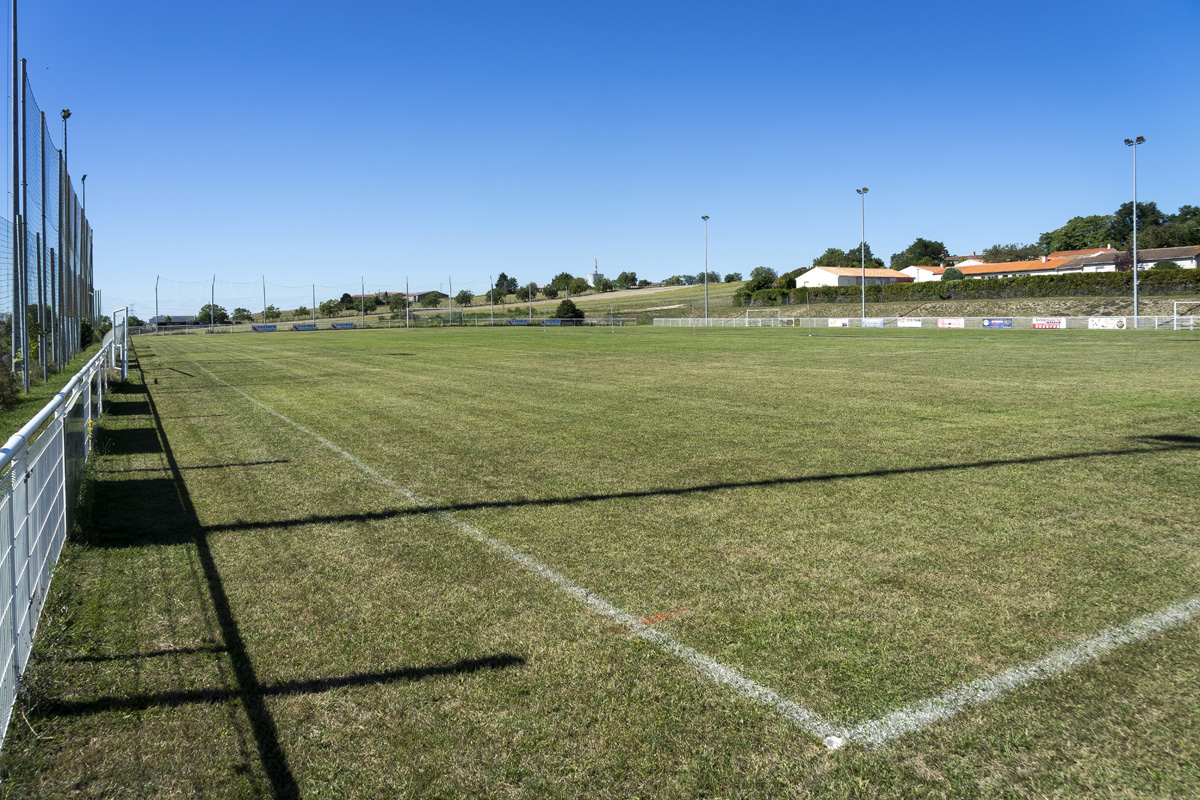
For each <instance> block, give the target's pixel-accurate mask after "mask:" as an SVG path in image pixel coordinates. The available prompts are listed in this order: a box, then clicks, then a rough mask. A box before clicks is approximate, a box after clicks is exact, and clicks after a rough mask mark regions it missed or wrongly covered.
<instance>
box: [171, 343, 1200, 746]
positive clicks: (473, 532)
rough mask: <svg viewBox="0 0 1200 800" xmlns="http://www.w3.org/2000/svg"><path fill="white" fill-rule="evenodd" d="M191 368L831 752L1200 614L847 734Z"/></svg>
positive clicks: (979, 701)
mask: <svg viewBox="0 0 1200 800" xmlns="http://www.w3.org/2000/svg"><path fill="white" fill-rule="evenodd" d="M191 363H193V364H195V365H196V367H197V368H198V369H200V370H201V371H202V372H204V373H206V374H207V375H208V376H209V377H210V378H212V379H213V380H214V381H216V382H217V383H219V384H221V385H222V386H225V387H227V388H229V389H232V390H233V391H234V392H237V393H238V394H239V395H241V396H242V397H244V398H245V399H247V400H249V401H250V402H251V403H253V404H254V405H256V406H258V407H259V408H261V409H262V410H263V411H266V412H267V413H268V414H271V415H272V416H274V417H277V418H278V419H280V420H282V421H284V422H286V423H287V424H288V425H291V426H292V427H293V428H296V429H297V430H299V431H301V432H302V433H305V434H307V435H309V436H311V437H312V438H314V439H316V440H317V441H318V442H320V443H321V444H323V445H324V446H325V447H327V448H329V449H330V450H332V451H333V452H335V453H337V454H338V455H339V456H341V457H342V458H344V459H345V460H347V461H349V462H350V463H351V464H353V465H354V466H356V467H357V468H358V469H360V470H362V471H363V472H365V473H366V474H368V475H370V476H371V477H372V478H374V479H375V480H377V481H379V482H380V483H382V484H383V485H384V486H387V487H388V488H389V489H392V490H393V491H395V492H396V493H398V494H400V495H401V496H402V497H404V498H405V499H407V500H408V501H409V502H411V503H412V504H413V505H416V506H420V507H421V508H427V509H429V510H430V511H431V512H432V513H433V514H435V515H436V516H438V517H439V518H441V519H442V520H443V521H444V522H447V523H449V524H450V525H452V526H454V527H455V528H457V529H458V530H460V531H462V532H463V533H465V534H466V535H467V536H469V537H470V538H472V539H474V540H475V541H476V542H479V543H480V544H482V545H483V546H485V547H487V548H488V549H489V550H492V551H493V552H496V553H499V554H500V555H503V556H505V557H506V558H508V559H510V560H511V561H514V562H516V563H517V564H519V565H521V566H522V567H524V568H525V569H527V570H529V571H530V572H532V573H534V574H535V575H537V576H539V577H541V578H543V579H544V580H546V581H548V582H550V583H551V584H553V585H554V586H557V587H558V588H559V589H561V590H562V591H563V592H565V593H567V594H569V595H570V596H572V597H574V598H575V599H576V600H579V601H580V602H581V603H583V604H584V605H586V606H587V607H588V608H589V609H591V610H592V611H593V612H594V613H596V614H599V615H601V616H604V617H607V618H609V619H611V620H613V621H614V622H617V623H618V624H620V625H623V626H625V627H627V628H628V629H629V631H630V632H631V633H633V634H634V635H635V636H638V637H640V638H642V639H645V640H646V641H648V642H651V643H652V644H654V645H656V646H657V647H659V648H660V649H661V650H663V651H664V652H667V653H670V654H671V655H673V656H675V657H676V658H679V659H680V660H682V661H684V662H686V663H688V664H690V665H691V666H692V667H694V668H695V669H696V670H697V671H698V672H699V673H700V674H701V675H703V676H705V677H706V678H708V679H709V680H711V681H713V682H715V683H719V684H722V685H724V686H728V687H730V688H731V689H733V690H734V691H736V692H737V693H738V694H740V695H742V696H743V697H746V698H748V699H750V700H753V701H754V702H756V703H760V704H762V705H765V706H768V707H769V708H772V709H774V710H775V711H777V712H778V713H779V714H781V715H783V716H784V717H785V718H787V719H789V720H791V721H792V722H794V723H795V724H796V725H798V726H800V727H801V728H803V729H804V730H805V731H807V732H808V733H810V734H812V735H813V736H815V737H817V738H818V739H821V740H823V741H824V743H825V746H826V747H828V748H829V749H830V750H837V749H839V748H841V747H842V745H843V744H844V743H845V742H846V741H854V742H858V743H859V744H863V745H866V746H880V745H884V744H887V743H888V742H890V741H891V740H893V739H896V738H898V737H900V736H903V735H905V734H908V733H913V732H915V731H918V730H920V729H922V728H924V727H926V726H928V725H931V724H933V723H934V722H938V721H940V720H944V719H949V718H950V717H952V716H954V715H955V714H957V713H958V712H959V711H962V710H964V709H966V708H969V707H971V706H978V705H983V704H984V703H988V702H990V701H992V700H995V699H997V698H998V697H1000V696H1002V695H1004V694H1007V693H1009V692H1011V691H1014V690H1016V689H1019V688H1021V687H1022V686H1024V685H1025V684H1027V683H1030V682H1032V681H1039V680H1047V679H1049V678H1054V677H1057V676H1059V675H1062V674H1063V673H1065V672H1067V671H1068V670H1071V669H1074V668H1075V667H1078V666H1082V665H1083V664H1086V663H1088V662H1090V661H1094V660H1096V659H1098V658H1100V657H1101V656H1104V655H1106V654H1108V653H1111V652H1112V651H1113V650H1116V649H1117V648H1119V647H1123V646H1125V645H1127V644H1132V643H1133V642H1139V641H1142V640H1144V639H1148V638H1150V637H1151V636H1154V635H1155V634H1159V633H1163V632H1165V631H1168V630H1170V629H1172V628H1178V627H1180V626H1182V625H1185V624H1186V623H1188V622H1190V621H1191V620H1192V619H1194V618H1195V617H1196V616H1197V615H1198V614H1200V595H1196V596H1195V597H1192V598H1189V599H1187V600H1184V601H1183V602H1182V603H1177V604H1175V605H1172V606H1168V607H1166V608H1164V609H1162V610H1160V611H1157V612H1155V613H1153V614H1147V615H1145V616H1143V617H1138V618H1137V619H1135V620H1133V621H1132V622H1128V623H1125V624H1124V625H1117V626H1115V627H1112V628H1108V629H1107V630H1104V631H1101V632H1100V633H1099V634H1097V635H1096V636H1093V637H1092V638H1090V639H1085V640H1083V641H1081V642H1078V643H1076V644H1074V645H1071V646H1070V647H1064V648H1060V649H1058V650H1055V651H1053V652H1052V653H1050V654H1049V655H1048V656H1046V657H1044V658H1041V659H1038V660H1037V661H1032V662H1029V663H1027V664H1022V665H1020V666H1016V667H1013V668H1011V669H1007V670H1004V671H1003V672H999V673H997V674H995V675H992V676H990V677H987V678H981V679H979V680H976V681H971V682H969V683H964V684H959V685H958V686H955V687H952V688H950V689H948V690H947V691H945V692H942V693H941V694H939V695H937V696H936V697H930V698H926V699H924V700H918V701H917V702H915V703H911V704H910V705H907V706H904V707H903V708H899V709H897V710H895V711H892V712H890V713H888V714H885V715H884V716H882V717H878V718H876V719H872V720H867V721H866V722H862V723H859V724H857V725H854V726H850V727H847V726H845V725H841V724H838V723H836V722H833V721H831V720H829V719H826V718H825V717H822V716H821V715H819V714H817V713H815V712H813V711H809V710H808V709H807V708H804V707H803V706H801V705H800V704H799V703H795V702H793V701H791V700H788V699H787V698H785V697H781V696H780V695H779V694H778V693H777V692H776V691H775V690H773V689H771V688H769V687H766V686H763V685H762V684H760V683H758V682H756V681H753V680H751V679H750V678H747V677H746V676H744V675H742V674H741V673H740V672H738V671H737V670H735V669H733V668H732V667H729V666H726V665H724V664H722V663H720V662H719V661H716V660H714V659H712V658H710V657H708V656H706V655H704V654H703V653H701V652H699V651H698V650H694V649H693V648H691V647H688V646H687V645H685V644H683V643H682V642H680V641H678V640H677V639H675V638H674V637H672V636H669V635H667V634H665V633H663V632H661V631H657V630H655V629H653V628H651V627H650V626H649V625H646V624H645V623H643V622H642V621H641V619H640V618H638V617H636V616H634V615H633V614H630V613H629V612H627V611H624V610H622V609H620V608H618V607H617V606H614V605H613V604H612V603H609V602H608V601H607V600H605V599H604V598H602V597H600V596H599V595H597V594H595V593H593V592H591V591H590V590H588V589H586V588H584V587H582V586H580V585H579V584H577V583H574V582H573V581H571V580H570V579H569V578H567V577H566V576H565V575H563V574H562V573H560V572H558V571H556V570H553V569H551V568H550V567H547V566H546V565H544V564H542V563H541V562H539V561H537V560H536V559H534V558H532V557H531V556H528V555H526V554H525V553H522V552H520V551H518V550H515V549H513V548H512V547H510V546H509V545H507V544H505V543H504V542H502V541H500V540H499V539H495V538H493V537H491V536H488V535H487V534H486V533H484V532H483V531H481V530H479V529H478V528H476V527H475V526H473V525H471V524H469V523H466V522H463V521H462V520H460V519H458V518H457V517H455V516H454V515H453V514H450V513H449V512H447V511H442V510H441V509H439V508H438V507H437V506H436V505H434V504H433V503H431V502H429V501H428V500H426V499H424V498H423V497H420V496H419V495H417V494H415V493H414V492H412V491H411V490H410V489H408V488H406V487H404V486H401V485H400V484H398V483H396V482H395V481H393V480H392V479H391V478H388V477H387V476H385V475H382V474H381V473H379V472H377V471H376V470H375V469H373V468H372V467H370V466H368V465H367V464H365V463H363V462H362V461H360V460H359V459H358V458H356V457H355V456H354V455H352V454H351V453H349V452H347V451H346V450H343V449H342V448H340V447H338V446H337V445H336V444H334V443H333V442H331V441H329V440H328V439H326V438H325V437H324V436H321V435H320V434H319V433H316V432H314V431H311V430H309V429H308V428H306V427H304V426H303V425H301V424H300V423H298V422H296V421H294V420H292V419H290V418H288V417H285V416H284V415H283V414H281V413H279V412H278V411H276V410H275V409H273V408H271V407H270V406H268V405H267V404H266V403H263V402H262V401H260V400H257V399H255V398H253V397H251V396H250V395H248V394H246V393H245V392H243V391H242V390H241V389H239V388H237V387H236V386H234V385H233V384H231V383H229V382H228V381H225V380H222V379H221V378H218V377H217V376H216V375H215V374H213V373H212V372H211V371H209V370H208V369H207V368H205V367H204V366H203V365H202V364H199V363H197V362H195V361H193V362H191Z"/></svg>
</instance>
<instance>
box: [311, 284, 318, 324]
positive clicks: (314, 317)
mask: <svg viewBox="0 0 1200 800" xmlns="http://www.w3.org/2000/svg"><path fill="white" fill-rule="evenodd" d="M312 295H313V305H312V315H313V327H314V328H315V327H316V325H317V285H316V284H315V283H314V284H313V285H312Z"/></svg>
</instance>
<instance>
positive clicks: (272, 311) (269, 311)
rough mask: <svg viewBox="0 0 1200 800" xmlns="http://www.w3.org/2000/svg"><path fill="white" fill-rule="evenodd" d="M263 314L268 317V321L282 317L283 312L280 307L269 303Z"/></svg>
mask: <svg viewBox="0 0 1200 800" xmlns="http://www.w3.org/2000/svg"><path fill="white" fill-rule="evenodd" d="M263 316H264V317H266V318H267V322H272V321H274V320H277V319H282V318H283V312H282V311H280V310H279V309H278V308H276V307H275V306H274V305H269V306H267V307H266V308H265V309H263Z"/></svg>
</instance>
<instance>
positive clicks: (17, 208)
mask: <svg viewBox="0 0 1200 800" xmlns="http://www.w3.org/2000/svg"><path fill="white" fill-rule="evenodd" d="M20 81H21V65H20V60H19V59H18V57H17V0H13V3H12V214H11V217H10V218H11V219H12V225H13V231H12V233H13V237H12V249H13V252H12V264H13V309H12V323H13V329H12V356H13V357H12V358H11V359H10V361H11V362H12V363H11V364H10V365H9V367H10V369H12V370H13V371H14V372H16V369H17V360H16V355H17V341H18V337H17V334H18V333H19V331H20V329H21V325H20V319H21V314H20V309H21V294H20V292H19V291H18V287H19V286H20V281H21V266H20V264H21V262H20V247H21V243H20V241H19V240H18V237H17V236H16V226H17V218H18V217H19V216H20V214H21V201H20V197H21V186H20V181H21V151H20V148H19V147H17V142H19V141H20V138H19V137H20V133H21V103H20V100H19V98H20V97H21V88H22V87H21V84H20ZM13 530H16V528H13Z"/></svg>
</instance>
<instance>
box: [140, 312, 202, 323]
mask: <svg viewBox="0 0 1200 800" xmlns="http://www.w3.org/2000/svg"><path fill="white" fill-rule="evenodd" d="M195 319H196V318H195V317H194V316H192V315H191V314H159V315H158V316H157V317H151V318H150V323H149V324H151V325H191V324H192V322H193V321H194V320H195ZM204 322H206V323H207V322H208V320H204Z"/></svg>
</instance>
